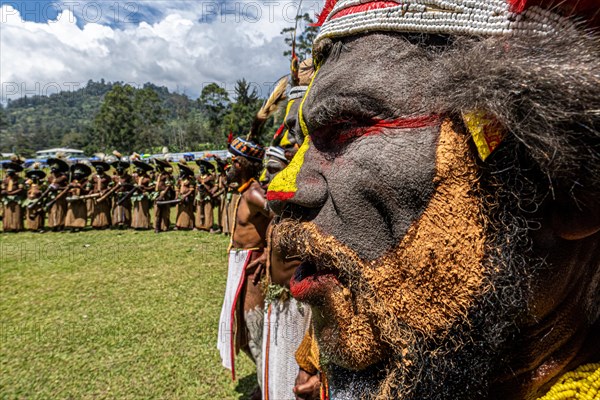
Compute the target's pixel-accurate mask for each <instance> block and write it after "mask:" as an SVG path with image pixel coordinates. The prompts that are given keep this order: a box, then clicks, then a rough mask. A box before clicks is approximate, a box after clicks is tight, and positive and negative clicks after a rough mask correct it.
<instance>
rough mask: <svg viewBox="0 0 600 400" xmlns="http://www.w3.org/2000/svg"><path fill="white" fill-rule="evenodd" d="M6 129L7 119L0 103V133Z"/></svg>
mask: <svg viewBox="0 0 600 400" xmlns="http://www.w3.org/2000/svg"><path fill="white" fill-rule="evenodd" d="M6 128H8V117H7V116H6V111H4V106H3V105H2V104H1V103H0V131H2V130H4V129H6Z"/></svg>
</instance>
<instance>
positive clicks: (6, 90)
mask: <svg viewBox="0 0 600 400" xmlns="http://www.w3.org/2000/svg"><path fill="white" fill-rule="evenodd" d="M298 4H299V2H298V1H288V0H286V1H273V0H237V1H233V0H227V1H223V0H194V1H190V0H187V1H181V0H180V1H178V0H171V1H163V0H151V1H148V0H143V1H116V0H96V1H92V0H71V1H65V0H61V1H48V0H38V1H31V0H28V1H9V0H0V83H1V88H0V101H2V102H5V101H6V100H7V99H8V98H16V97H20V96H22V95H24V94H27V95H33V94H49V93H51V92H56V91H57V90H59V89H61V90H71V89H74V88H78V87H83V86H84V85H85V82H87V81H88V80H89V79H94V80H99V79H101V78H104V79H106V80H109V81H116V80H118V81H124V82H129V83H131V84H133V85H140V86H141V85H143V83H145V82H153V83H156V84H159V85H165V86H167V87H169V88H170V89H171V90H177V91H180V92H185V93H187V94H189V95H191V96H197V95H198V94H199V92H200V91H201V89H202V87H203V86H205V85H207V84H208V83H211V82H217V83H218V84H220V85H222V86H223V87H225V88H226V89H227V90H230V91H231V90H232V89H233V85H234V84H235V81H236V80H237V79H240V78H246V79H247V80H249V81H250V82H253V83H254V85H255V87H256V88H257V89H258V90H259V91H260V92H261V94H262V95H265V96H266V95H267V93H266V91H268V87H269V86H270V85H271V83H272V82H274V81H276V80H277V79H278V78H279V77H280V76H282V75H283V74H285V73H287V72H288V66H289V62H288V60H286V59H285V58H284V57H283V56H282V52H283V51H284V50H285V48H286V47H285V44H284V41H283V39H284V38H283V37H281V35H280V34H279V32H280V31H281V29H283V28H285V27H288V26H290V25H293V18H294V16H295V13H296V11H297V9H298ZM321 6H322V0H313V1H308V0H305V1H304V2H303V3H302V11H303V12H309V13H310V14H311V15H313V16H314V15H315V14H316V13H317V12H318V11H319V10H320V8H321Z"/></svg>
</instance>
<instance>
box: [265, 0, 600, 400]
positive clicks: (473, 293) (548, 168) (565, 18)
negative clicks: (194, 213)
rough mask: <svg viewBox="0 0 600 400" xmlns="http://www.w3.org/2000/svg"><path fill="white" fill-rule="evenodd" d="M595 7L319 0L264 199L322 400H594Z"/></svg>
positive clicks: (598, 199)
mask: <svg viewBox="0 0 600 400" xmlns="http://www.w3.org/2000/svg"><path fill="white" fill-rule="evenodd" d="M597 9H598V2H597V1H579V2H560V1H535V2H533V1H504V0H493V1H477V0H476V1H470V2H462V1H458V0H457V1H443V2H442V1H437V0H414V1H410V2H401V3H395V2H383V1H382V2H367V3H364V2H359V3H357V2H353V1H346V0H339V1H338V3H337V4H334V3H331V2H329V3H328V5H327V7H326V8H325V11H324V12H323V14H322V19H321V23H322V28H321V31H320V33H319V36H318V38H317V39H316V42H315V47H314V55H315V58H316V64H317V66H318V70H317V73H316V77H315V78H314V80H313V83H312V84H311V87H310V88H309V91H308V93H307V94H306V96H305V98H304V100H303V104H302V105H301V107H300V113H299V114H300V126H301V127H302V130H303V133H304V134H305V135H306V140H305V141H304V143H303V145H302V147H301V148H300V150H299V151H298V153H297V155H296V156H295V158H294V159H293V160H292V162H291V163H290V166H289V167H288V168H287V169H286V170H284V171H283V172H281V173H280V174H279V175H278V176H277V177H275V179H274V180H273V182H272V183H271V185H270V188H269V190H270V191H269V193H268V197H269V199H270V200H272V201H271V203H270V204H271V208H273V209H275V210H277V211H278V212H280V213H281V214H282V215H283V216H291V217H293V218H294V219H289V220H287V221H284V222H282V223H281V224H279V225H278V227H277V228H276V229H275V237H276V238H278V243H276V246H277V247H278V248H279V249H280V251H282V252H283V253H284V254H285V255H286V256H287V257H299V258H301V259H302V264H301V266H300V267H299V268H298V269H297V270H296V273H295V275H294V277H293V278H292V280H291V291H292V294H293V295H294V296H295V297H296V298H298V299H300V300H302V301H305V302H308V303H310V304H311V306H312V308H313V318H314V328H315V332H316V338H317V341H318V345H319V349H320V353H321V362H322V364H323V365H322V367H323V368H324V369H325V371H326V373H327V376H328V378H329V383H330V386H329V388H330V392H329V394H330V395H331V397H332V398H365V397H366V398H371V397H378V398H395V399H474V398H499V399H535V398H538V397H540V396H544V395H545V394H547V393H548V392H549V391H550V394H549V396H548V398H568V397H569V396H570V397H571V398H573V397H575V393H576V392H577V393H585V395H586V396H588V398H594V396H595V395H594V394H592V392H591V391H590V390H591V389H590V390H588V389H589V388H592V389H593V386H594V384H592V382H591V381H593V380H594V379H596V382H597V379H598V378H597V377H596V378H594V376H593V373H594V371H596V374H598V373H599V372H598V369H599V368H600V366H599V365H598V364H594V363H597V362H598V360H599V359H600V349H599V347H600V342H599V341H598V339H597V338H598V337H600V325H599V312H600V307H599V304H600V297H599V296H600V290H599V287H598V282H600V262H599V261H598V260H600V233H599V229H600V210H599V208H598V204H600V180H599V177H600V171H599V170H598V168H599V166H600V162H599V160H600V154H599V151H600V141H599V139H598V138H599V137H600V135H599V132H598V128H599V127H600V117H599V114H598V113H597V112H596V111H595V110H598V109H600V85H598V79H599V71H600V45H599V43H600V42H599V39H598V35H597V31H596V29H597V22H598V14H597V12H596V11H597ZM594 18H596V19H595V20H594ZM584 21H585V22H584ZM588 22H589V25H588V24H587V23H588ZM573 370H576V371H577V372H576V373H574V374H568V372H569V371H573ZM565 381H567V383H565ZM568 381H571V382H568ZM596 385H597V383H596ZM551 387H552V389H550V388H551ZM565 389H569V390H572V391H573V392H565V391H564V390H565ZM596 390H597V389H596ZM558 393H562V394H558ZM556 396H563V397H556Z"/></svg>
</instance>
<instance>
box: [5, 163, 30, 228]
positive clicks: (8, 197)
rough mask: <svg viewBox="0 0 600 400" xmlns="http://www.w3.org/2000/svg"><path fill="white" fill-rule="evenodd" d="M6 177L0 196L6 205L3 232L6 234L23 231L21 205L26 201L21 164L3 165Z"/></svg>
mask: <svg viewBox="0 0 600 400" xmlns="http://www.w3.org/2000/svg"><path fill="white" fill-rule="evenodd" d="M2 169H3V170H5V171H6V177H5V178H4V180H3V181H2V187H1V189H0V190H1V192H0V196H1V197H2V203H3V204H4V217H3V219H2V230H3V231H4V232H19V231H21V230H23V209H22V207H21V203H23V200H24V199H25V196H26V193H25V182H24V181H23V179H22V178H21V177H20V176H19V172H21V171H23V167H22V166H21V164H19V163H15V162H7V163H4V164H2Z"/></svg>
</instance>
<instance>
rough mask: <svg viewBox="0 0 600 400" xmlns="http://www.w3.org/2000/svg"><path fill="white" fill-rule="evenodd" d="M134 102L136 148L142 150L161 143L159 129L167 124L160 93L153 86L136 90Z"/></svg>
mask: <svg viewBox="0 0 600 400" xmlns="http://www.w3.org/2000/svg"><path fill="white" fill-rule="evenodd" d="M133 102H134V110H135V142H134V143H135V149H138V150H139V151H141V150H142V149H143V150H146V149H150V148H152V147H154V146H158V145H160V144H161V143H159V142H160V141H161V138H160V134H159V129H160V128H161V127H162V126H164V125H165V117H166V110H164V109H163V107H162V105H161V101H160V99H159V97H158V93H156V91H155V90H154V89H153V88H151V87H145V88H144V89H141V90H136V91H135V95H134V100H133Z"/></svg>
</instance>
